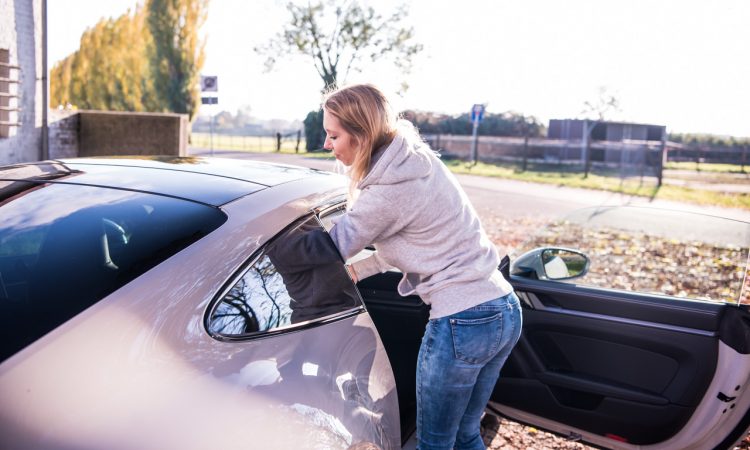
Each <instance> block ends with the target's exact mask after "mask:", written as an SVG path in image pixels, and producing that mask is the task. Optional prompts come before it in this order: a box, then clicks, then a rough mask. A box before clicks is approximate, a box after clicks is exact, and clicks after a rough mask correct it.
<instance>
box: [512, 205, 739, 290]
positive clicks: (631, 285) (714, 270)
mask: <svg viewBox="0 0 750 450" xmlns="http://www.w3.org/2000/svg"><path fill="white" fill-rule="evenodd" d="M552 247H555V248H557V247H562V248H566V249H570V250H573V251H579V252H581V253H582V254H583V255H585V256H586V257H587V258H588V267H586V270H585V271H584V270H582V269H581V268H582V266H581V264H582V262H581V259H580V257H579V255H577V254H575V253H571V252H569V251H563V252H559V251H543V252H539V253H538V254H539V255H540V256H539V257H540V261H542V263H543V264H545V267H546V269H547V270H553V271H555V272H557V274H559V271H560V262H561V261H562V260H563V259H565V260H567V261H570V262H569V263H568V265H569V266H570V265H571V264H573V263H575V264H578V266H579V267H578V268H577V269H576V270H577V272H578V273H583V274H582V276H576V275H578V273H575V274H574V273H573V272H575V271H571V272H570V273H568V272H567V271H566V273H565V274H563V275H560V276H556V275H557V274H555V272H549V273H548V275H550V277H549V278H550V279H554V278H560V279H559V280H554V281H555V282H564V283H575V284H577V285H588V286H594V287H601V288H611V289H622V290H628V291H635V292H642V293H652V294H662V295H668V296H672V297H680V298H688V299H695V300H704V301H711V302H727V303H738V302H741V303H749V302H750V299H748V292H747V290H746V289H745V290H743V283H744V281H745V279H746V277H747V269H748V266H747V264H748V248H749V247H750V224H748V223H745V222H740V221H735V220H729V219H722V218H718V217H714V216H708V215H703V214H694V213H688V212H682V211H669V210H660V209H654V208H638V207H599V208H591V209H585V210H581V211H577V212H575V213H573V214H571V215H570V216H568V217H566V218H564V219H563V220H559V221H555V222H553V223H552V224H550V225H549V226H548V227H546V228H545V229H543V230H541V231H540V232H539V233H537V234H536V235H535V236H534V237H533V238H531V239H530V240H529V241H527V242H525V243H524V244H523V245H522V246H521V247H520V248H518V249H516V250H515V251H514V255H513V256H514V258H515V259H516V260H518V259H519V258H521V255H523V254H524V253H527V252H529V251H531V250H533V249H544V248H552ZM568 268H570V267H568Z"/></svg>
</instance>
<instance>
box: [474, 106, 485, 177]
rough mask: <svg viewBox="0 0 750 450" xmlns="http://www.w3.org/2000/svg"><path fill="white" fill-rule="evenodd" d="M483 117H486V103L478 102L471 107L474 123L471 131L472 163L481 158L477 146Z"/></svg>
mask: <svg viewBox="0 0 750 450" xmlns="http://www.w3.org/2000/svg"><path fill="white" fill-rule="evenodd" d="M482 117H484V105H482V104H479V103H476V104H474V106H472V107H471V123H472V131H471V163H472V165H476V164H477V160H478V159H479V158H478V156H477V153H478V152H477V147H478V141H479V136H478V135H477V130H478V129H479V122H481V121H482Z"/></svg>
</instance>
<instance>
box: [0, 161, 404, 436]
mask: <svg viewBox="0 0 750 450" xmlns="http://www.w3.org/2000/svg"><path fill="white" fill-rule="evenodd" d="M344 192H345V182H344V180H343V178H340V177H336V176H321V177H315V179H310V178H302V179H299V180H297V181H290V182H287V183H284V184H280V185H278V186H276V187H273V188H269V189H264V190H262V191H259V192H256V193H255V194H253V195H249V196H246V197H242V198H239V199H237V200H235V201H233V202H231V203H229V204H227V205H225V207H224V208H223V209H224V211H225V212H226V213H227V216H228V219H227V221H226V222H225V223H224V224H223V225H221V226H220V227H219V228H217V229H216V230H214V231H213V232H212V233H210V234H209V235H208V236H206V237H205V238H203V239H201V240H199V241H198V242H196V243H194V244H193V245H191V246H189V247H187V248H186V249H184V250H182V251H180V252H179V253H177V254H175V255H173V256H172V257H170V258H169V259H167V260H166V261H164V262H163V263H161V264H159V265H158V266H156V267H154V268H153V269H151V270H149V271H148V272H146V273H145V274H143V275H141V276H140V277H139V278H138V279H137V282H131V283H129V284H127V285H125V286H124V287H122V288H120V289H119V290H117V291H115V292H114V293H112V294H111V295H109V296H108V297H106V298H105V299H103V300H102V301H100V302H98V303H96V304H95V305H94V306H92V307H90V308H89V309H87V310H85V311H84V312H82V313H81V314H79V315H78V316H76V317H74V318H73V319H71V320H69V321H68V322H66V323H64V324H63V325H61V326H60V327H58V328H57V329H55V330H53V331H52V332H50V333H49V334H47V335H46V336H44V337H42V338H41V339H39V340H37V341H36V342H34V343H33V344H31V345H30V346H28V347H27V348H25V349H24V350H22V351H20V352H19V353H17V354H15V355H14V356H12V357H10V358H9V359H8V360H6V361H5V362H3V363H2V364H0V397H2V398H3V402H2V404H0V436H2V442H3V446H4V447H8V448H18V449H21V448H113V449H117V448H141V449H150V448H153V449H163V448H196V449H199V448H207V447H214V446H217V445H218V446H220V447H222V448H247V447H248V446H250V447H253V446H256V445H254V444H259V445H261V446H263V447H266V448H272V447H276V448H302V447H305V448H309V447H310V446H311V445H313V448H347V447H348V446H349V445H351V444H354V443H358V442H363V441H366V442H374V443H377V444H378V445H380V446H381V447H383V448H387V449H391V448H398V447H399V445H400V442H399V440H398V436H399V428H398V427H399V422H398V403H397V400H396V391H395V384H394V381H393V375H392V372H391V368H390V364H389V361H388V358H387V355H386V353H385V351H384V349H383V345H382V343H381V341H380V338H379V337H378V334H377V330H376V329H375V326H374V325H373V323H372V320H371V319H370V317H369V315H368V314H367V312H366V311H364V309H362V310H361V311H360V313H359V314H356V315H354V316H351V315H349V316H347V317H344V318H342V319H340V320H337V321H333V322H328V323H326V324H325V325H320V326H310V327H307V328H304V329H302V330H297V331H292V332H288V333H282V334H279V335H276V336H274V337H270V338H259V339H252V340H247V341H243V342H223V341H219V340H216V339H213V338H211V337H210V336H209V335H208V333H207V332H206V330H205V328H204V316H205V313H206V308H207V307H208V305H209V303H210V302H211V301H212V299H213V298H214V296H215V295H216V294H217V293H218V292H221V290H222V287H223V286H224V285H225V283H227V281H228V280H230V279H231V278H232V277H233V276H234V274H235V273H236V271H237V270H239V269H240V267H241V266H242V264H243V263H244V262H245V261H246V260H247V259H248V258H250V257H251V256H252V255H253V253H254V252H255V251H256V250H257V249H258V248H259V247H260V246H261V245H263V244H264V243H265V242H266V241H268V240H269V239H271V238H273V236H275V235H276V234H277V233H278V232H279V230H280V229H281V228H283V226H285V225H286V224H288V223H291V222H292V221H294V220H295V219H297V218H298V217H300V216H302V215H304V214H306V213H308V212H309V211H310V210H312V209H313V208H315V207H317V206H320V205H325V204H329V203H331V202H335V201H341V199H342V195H344ZM300 193H307V195H301V194H300ZM290 430H293V431H292V432H290Z"/></svg>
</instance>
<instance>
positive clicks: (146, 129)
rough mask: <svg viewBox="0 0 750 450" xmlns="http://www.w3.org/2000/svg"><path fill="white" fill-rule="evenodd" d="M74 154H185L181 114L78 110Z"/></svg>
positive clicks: (185, 121)
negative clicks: (75, 152) (76, 145)
mask: <svg viewBox="0 0 750 450" xmlns="http://www.w3.org/2000/svg"><path fill="white" fill-rule="evenodd" d="M78 116H79V121H80V123H79V134H78V144H79V145H78V156H108V155H175V156H186V155H187V135H188V127H189V125H190V123H189V122H188V118H187V115H185V114H166V113H165V114H157V113H133V112H114V111H111V112H110V111H80V112H79V113H78Z"/></svg>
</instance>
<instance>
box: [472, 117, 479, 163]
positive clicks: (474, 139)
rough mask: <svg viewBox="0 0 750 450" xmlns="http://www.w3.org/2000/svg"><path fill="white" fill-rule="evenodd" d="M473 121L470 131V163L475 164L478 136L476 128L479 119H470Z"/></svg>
mask: <svg viewBox="0 0 750 450" xmlns="http://www.w3.org/2000/svg"><path fill="white" fill-rule="evenodd" d="M472 122H473V123H474V125H473V127H472V131H471V163H472V164H474V165H476V163H477V140H478V139H479V137H478V136H477V129H478V128H479V121H478V120H474V121H472Z"/></svg>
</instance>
